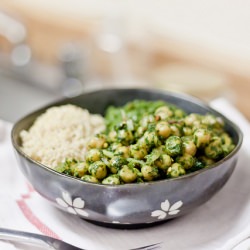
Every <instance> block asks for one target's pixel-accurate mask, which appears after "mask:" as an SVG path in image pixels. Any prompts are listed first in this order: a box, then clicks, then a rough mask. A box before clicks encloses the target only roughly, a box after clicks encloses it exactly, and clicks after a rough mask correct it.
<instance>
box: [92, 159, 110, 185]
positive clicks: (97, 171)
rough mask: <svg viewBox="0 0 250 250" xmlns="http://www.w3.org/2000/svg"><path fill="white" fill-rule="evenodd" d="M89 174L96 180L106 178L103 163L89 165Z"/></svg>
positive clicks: (105, 168) (105, 169)
mask: <svg viewBox="0 0 250 250" xmlns="http://www.w3.org/2000/svg"><path fill="white" fill-rule="evenodd" d="M88 170H89V173H90V174H91V175H92V176H94V177H95V178H97V179H98V180H102V179H103V178H105V177H106V176H107V167H106V165H105V163H104V162H102V161H96V162H94V163H92V164H90V165H89V169H88Z"/></svg>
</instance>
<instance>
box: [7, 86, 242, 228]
mask: <svg viewBox="0 0 250 250" xmlns="http://www.w3.org/2000/svg"><path fill="white" fill-rule="evenodd" d="M134 99H144V100H160V99H161V100H165V101H167V102H169V103H172V104H175V105H177V106H178V107H180V108H182V109H184V110H185V111H186V112H187V113H190V112H194V113H200V114H206V113H212V114H215V115H217V116H220V117H222V118H223V119H224V121H225V129H226V131H227V132H228V133H229V134H230V135H231V136H232V138H233V141H234V143H235V145H236V147H235V149H234V150H233V151H232V152H231V153H230V154H229V155H227V156H226V157H225V158H224V159H222V160H220V161H219V162H217V163H215V164H214V165H212V166H210V167H209V168H205V169H202V170H199V171H196V172H193V173H190V174H187V175H184V176H181V177H178V178H175V179H166V180H159V181H154V182H148V183H136V184H124V185H117V186H112V185H102V184H93V183H89V182H84V181H82V180H80V179H77V178H74V177H70V176H67V175H64V174H61V173H58V172H56V171H54V170H52V169H50V168H48V167H46V166H44V165H42V164H40V163H38V162H36V161H34V160H32V159H31V158H30V157H29V156H27V155H26V154H25V153H24V152H23V151H22V149H21V140H20V136H19V134H20V131H21V130H23V129H25V130H27V129H28V128H29V127H30V126H31V125H32V123H33V122H34V120H35V119H36V117H37V116H39V115H40V114H41V113H43V112H44V111H45V110H46V109H47V108H49V107H51V106H58V105H62V104H67V103H71V104H75V105H78V106H81V107H83V108H86V109H88V110H89V111H90V112H91V113H99V114H104V111H105V109H106V108H107V107H108V106H109V105H123V104H125V103H126V102H128V101H131V100H134ZM12 143H13V147H14V149H15V152H16V156H17V159H18V163H19V166H20V169H21V171H22V173H23V174H24V175H25V176H26V178H27V179H28V181H29V182H30V183H31V184H32V185H33V187H34V189H35V190H36V191H37V192H38V193H40V194H41V196H42V197H44V198H45V199H47V200H48V201H49V202H51V203H52V204H53V205H55V206H57V207H58V208H60V209H62V210H64V211H66V212H69V213H73V214H75V215H76V216H79V217H80V218H83V219H85V220H88V221H91V222H94V223H97V224H100V225H104V226H109V227H121V228H131V227H132V228H138V227H145V226H149V225H154V224H157V223H161V222H165V221H167V220H169V219H173V218H175V217H177V216H182V215H184V214H187V213H188V212H190V211H193V210H194V209H195V208H197V207H198V206H200V205H202V204H203V203H205V202H206V201H208V200H209V199H210V198H211V197H212V196H213V195H215V194H216V192H218V191H219V190H220V189H221V188H222V187H223V186H224V184H225V183H226V182H227V180H228V179H229V178H230V176H231V175H232V173H233V170H234V168H235V166H236V162H237V159H238V152H239V149H240V147H241V144H242V132H241V131H240V129H239V128H238V127H237V126H236V125H235V124H234V123H233V122H232V121H230V120H228V119H227V118H226V117H224V116H223V115H222V114H220V113H218V112H216V111H215V110H213V109H212V108H210V107H209V106H208V105H206V104H205V103H203V102H201V101H200V100H198V99H196V98H193V97H191V96H188V95H183V94H177V93H171V92H164V91H161V90H153V89H101V90H97V91H93V92H86V93H83V94H81V95H79V96H76V97H73V98H70V99H64V100H61V101H58V102H55V103H52V104H51V105H49V106H46V107H44V108H42V109H39V110H37V111H35V112H33V113H31V114H29V115H27V116H26V117H24V118H23V119H21V120H19V121H18V122H16V124H14V127H13V129H12ZM215 205H216V204H215ZM204 209H205V208H204Z"/></svg>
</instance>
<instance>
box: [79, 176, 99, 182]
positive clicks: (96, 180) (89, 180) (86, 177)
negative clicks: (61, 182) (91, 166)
mask: <svg viewBox="0 0 250 250" xmlns="http://www.w3.org/2000/svg"><path fill="white" fill-rule="evenodd" d="M81 180H83V181H87V182H93V183H99V181H98V179H97V178H96V177H94V176H92V175H84V176H83V177H81Z"/></svg>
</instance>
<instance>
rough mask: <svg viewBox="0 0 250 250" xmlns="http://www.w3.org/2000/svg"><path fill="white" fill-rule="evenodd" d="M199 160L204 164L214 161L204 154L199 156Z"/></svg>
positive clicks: (207, 164) (208, 164)
mask: <svg viewBox="0 0 250 250" xmlns="http://www.w3.org/2000/svg"><path fill="white" fill-rule="evenodd" d="M199 160H200V161H201V162H202V163H203V164H204V165H205V166H210V165H212V164H214V163H215V161H214V160H213V159H211V158H208V157H206V156H204V155H203V156H201V157H199Z"/></svg>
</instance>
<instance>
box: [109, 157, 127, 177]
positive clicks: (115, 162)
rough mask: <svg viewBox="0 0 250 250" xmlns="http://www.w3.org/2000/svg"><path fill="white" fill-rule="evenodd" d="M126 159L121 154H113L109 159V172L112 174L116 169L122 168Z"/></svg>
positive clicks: (115, 172)
mask: <svg viewBox="0 0 250 250" xmlns="http://www.w3.org/2000/svg"><path fill="white" fill-rule="evenodd" d="M126 164H127V161H126V159H124V158H123V157H121V156H114V157H113V158H112V159H111V160H110V172H111V173H113V174H117V173H118V171H119V170H120V169H121V168H122V166H123V165H126Z"/></svg>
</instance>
